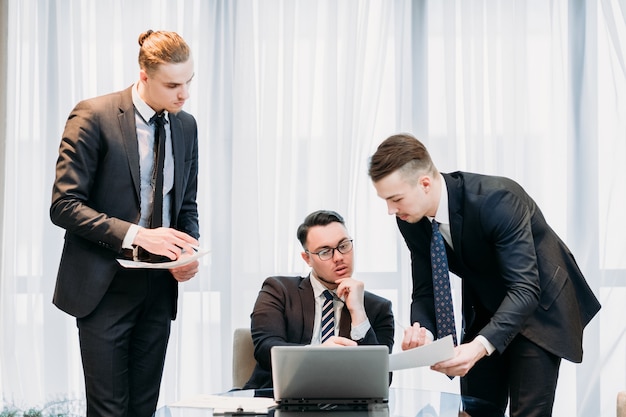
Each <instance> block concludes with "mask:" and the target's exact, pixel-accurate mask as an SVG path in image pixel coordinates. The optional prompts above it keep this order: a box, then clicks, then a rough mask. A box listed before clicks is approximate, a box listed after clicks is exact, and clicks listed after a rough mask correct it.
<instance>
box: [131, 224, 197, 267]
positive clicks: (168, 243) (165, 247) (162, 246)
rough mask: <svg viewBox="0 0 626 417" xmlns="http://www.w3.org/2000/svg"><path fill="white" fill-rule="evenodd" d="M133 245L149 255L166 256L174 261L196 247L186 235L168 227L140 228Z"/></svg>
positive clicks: (193, 241)
mask: <svg viewBox="0 0 626 417" xmlns="http://www.w3.org/2000/svg"><path fill="white" fill-rule="evenodd" d="M133 245H137V246H141V247H142V248H144V249H145V250H147V251H148V252H150V253H153V254H155V255H161V256H166V257H168V258H169V259H171V260H172V261H175V260H177V259H178V258H179V257H180V256H181V254H182V253H183V252H185V253H194V248H193V247H194V246H195V247H198V241H197V240H196V239H194V238H193V237H191V236H189V235H188V234H187V233H184V232H181V231H178V230H176V229H171V228H169V227H159V228H156V229H147V228H144V227H141V228H139V231H138V232H137V235H136V236H135V240H134V241H133Z"/></svg>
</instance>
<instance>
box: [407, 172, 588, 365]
mask: <svg viewBox="0 0 626 417" xmlns="http://www.w3.org/2000/svg"><path fill="white" fill-rule="evenodd" d="M443 177H444V179H445V182H446V185H447V189H448V204H449V215H450V233H451V237H452V244H453V246H454V250H452V248H450V246H449V245H448V244H447V243H446V252H447V255H448V263H449V268H450V270H451V271H452V272H453V273H454V274H456V275H457V276H459V277H460V278H461V279H462V283H463V285H462V287H463V290H462V293H463V297H462V298H463V313H464V314H463V319H464V322H465V337H464V340H465V341H470V340H472V339H473V338H474V337H475V336H476V335H477V334H481V335H483V336H484V337H486V338H487V340H489V342H491V343H492V344H493V345H494V347H495V348H496V350H497V351H498V352H500V353H501V352H503V351H504V350H505V349H506V347H507V346H508V344H509V343H510V342H511V341H512V340H513V338H514V337H515V336H516V335H517V334H522V335H523V336H525V337H526V338H528V339H529V340H531V341H532V342H533V343H535V344H537V345H539V346H541V347H542V348H544V349H546V350H547V351H549V352H551V353H553V354H555V355H557V356H559V357H561V358H565V359H568V360H570V361H573V362H580V361H581V360H582V335H583V329H584V327H585V326H586V325H587V323H589V321H590V320H591V319H592V317H593V316H594V315H595V314H596V313H597V312H598V310H599V309H600V304H599V302H598V300H597V299H596V297H595V295H594V293H593V291H592V290H591V288H590V287H589V285H588V284H587V282H586V281H585V278H584V277H583V274H582V272H581V271H580V269H579V267H578V265H577V264H576V261H575V259H574V256H573V255H572V253H571V252H570V250H569V249H568V248H567V246H566V245H565V243H564V242H563V241H562V240H561V239H560V238H559V237H558V236H557V234H556V233H555V232H554V230H552V228H551V227H550V226H549V225H548V224H547V223H546V220H545V219H544V217H543V214H542V213H541V210H540V209H539V207H538V206H537V205H536V204H535V202H534V201H533V200H532V198H531V197H530V196H529V195H528V194H527V193H526V192H525V191H524V190H523V189H522V187H521V186H519V185H518V184H517V183H515V182H514V181H512V180H510V179H507V178H502V177H494V176H484V175H478V174H471V173H466V172H454V173H450V174H443ZM397 223H398V227H399V229H400V232H401V233H402V236H403V237H404V239H405V241H406V244H407V245H408V248H409V249H410V251H411V262H412V276H413V291H412V303H411V320H412V322H416V321H417V322H419V323H420V324H421V325H422V326H425V327H426V328H428V329H429V330H430V331H431V332H433V334H436V332H435V325H434V323H435V317H434V302H433V286H432V271H431V265H430V253H429V245H430V240H431V232H432V225H431V223H430V221H429V220H428V219H427V218H423V219H422V220H421V221H419V222H417V223H413V224H411V223H408V222H405V221H402V220H400V219H397Z"/></svg>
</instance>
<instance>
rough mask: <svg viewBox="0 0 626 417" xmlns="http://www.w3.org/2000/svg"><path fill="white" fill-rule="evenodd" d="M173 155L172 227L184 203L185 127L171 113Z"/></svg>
mask: <svg viewBox="0 0 626 417" xmlns="http://www.w3.org/2000/svg"><path fill="white" fill-rule="evenodd" d="M169 119H170V133H171V135H172V136H171V139H172V153H173V154H174V194H173V195H174V199H173V200H172V213H171V216H172V220H171V223H172V225H176V223H177V221H176V217H177V213H178V207H179V204H180V203H179V202H180V201H182V198H183V196H182V193H183V187H182V182H183V176H184V172H183V171H184V169H185V140H184V134H183V125H182V122H181V121H180V119H178V117H176V115H174V114H172V113H169Z"/></svg>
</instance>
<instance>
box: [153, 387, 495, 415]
mask: <svg viewBox="0 0 626 417" xmlns="http://www.w3.org/2000/svg"><path fill="white" fill-rule="evenodd" d="M224 395H229V396H233V395H234V396H236V395H244V396H245V395H247V396H250V391H232V392H228V393H225V394H224ZM255 395H256V396H261V397H271V396H272V390H271V389H270V390H256V391H255ZM463 410H465V411H463ZM212 415H213V411H212V410H211V409H207V408H204V409H202V408H181V407H167V406H166V407H162V408H160V409H158V410H157V411H156V413H155V414H154V417H210V416H212ZM227 416H228V415H227ZM233 416H236V414H234V415H233ZM268 417H504V416H503V414H502V413H500V412H498V411H497V410H495V407H494V406H493V405H491V404H487V403H486V402H484V401H482V400H479V399H476V398H467V397H462V396H461V395H458V394H451V393H445V392H437V391H427V390H417V389H402V388H390V389H389V403H388V404H382V405H373V406H369V407H368V409H359V410H350V411H345V410H344V411H325V410H316V411H299V410H297V411H285V410H270V412H269V413H268Z"/></svg>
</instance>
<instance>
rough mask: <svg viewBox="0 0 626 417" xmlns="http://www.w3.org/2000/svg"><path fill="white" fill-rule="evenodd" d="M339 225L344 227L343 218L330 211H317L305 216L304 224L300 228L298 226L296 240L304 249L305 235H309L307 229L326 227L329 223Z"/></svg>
mask: <svg viewBox="0 0 626 417" xmlns="http://www.w3.org/2000/svg"><path fill="white" fill-rule="evenodd" d="M335 222H336V223H341V224H343V225H344V226H345V222H344V221H343V217H341V216H340V215H339V213H336V212H334V211H332V210H318V211H314V212H313V213H311V214H309V215H308V216H306V218H305V219H304V222H302V224H301V225H300V226H298V232H297V236H298V240H299V241H300V243H301V244H302V247H303V248H304V244H305V243H306V238H307V235H308V234H309V229H310V228H311V227H313V226H326V225H328V224H331V223H335ZM305 249H306V248H305Z"/></svg>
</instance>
